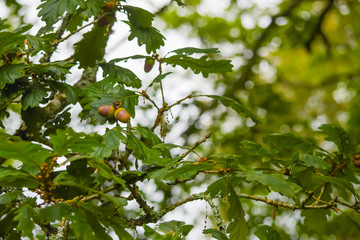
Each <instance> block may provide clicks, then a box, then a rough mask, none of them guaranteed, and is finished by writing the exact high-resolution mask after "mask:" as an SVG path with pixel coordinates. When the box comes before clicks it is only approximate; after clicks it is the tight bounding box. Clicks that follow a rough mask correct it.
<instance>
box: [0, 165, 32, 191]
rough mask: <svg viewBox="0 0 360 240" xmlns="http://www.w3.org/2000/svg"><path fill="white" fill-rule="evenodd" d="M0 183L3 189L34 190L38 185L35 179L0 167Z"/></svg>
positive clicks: (14, 170)
mask: <svg viewBox="0 0 360 240" xmlns="http://www.w3.org/2000/svg"><path fill="white" fill-rule="evenodd" d="M0 182H1V186H3V187H28V188H36V187H38V185H39V182H38V180H37V178H36V177H35V176H33V175H30V174H28V173H26V172H23V171H21V170H18V169H15V168H5V167H0Z"/></svg>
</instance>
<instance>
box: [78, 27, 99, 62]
mask: <svg viewBox="0 0 360 240" xmlns="http://www.w3.org/2000/svg"><path fill="white" fill-rule="evenodd" d="M105 32H106V28H104V27H94V28H93V29H92V30H91V31H89V32H87V33H85V34H84V35H83V38H82V39H81V40H80V41H79V42H77V43H76V45H75V53H74V59H75V60H76V61H78V62H79V63H80V66H79V67H80V68H88V67H94V66H95V64H96V61H100V60H102V59H103V56H104V49H105V45H106V40H105Z"/></svg>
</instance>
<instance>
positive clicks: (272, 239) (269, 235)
mask: <svg viewBox="0 0 360 240" xmlns="http://www.w3.org/2000/svg"><path fill="white" fill-rule="evenodd" d="M254 234H255V235H256V236H257V237H258V238H259V240H282V237H281V236H280V233H279V232H278V231H276V230H275V229H274V228H272V227H270V226H267V225H261V226H257V227H256V231H255V233H254Z"/></svg>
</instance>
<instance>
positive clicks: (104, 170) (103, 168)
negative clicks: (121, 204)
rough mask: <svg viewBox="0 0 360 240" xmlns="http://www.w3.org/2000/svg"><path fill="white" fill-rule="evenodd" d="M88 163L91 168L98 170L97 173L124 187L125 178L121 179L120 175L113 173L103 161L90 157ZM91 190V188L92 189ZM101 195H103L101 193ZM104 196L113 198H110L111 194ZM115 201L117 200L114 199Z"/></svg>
mask: <svg viewBox="0 0 360 240" xmlns="http://www.w3.org/2000/svg"><path fill="white" fill-rule="evenodd" d="M88 163H89V165H90V166H92V167H93V168H96V169H98V170H99V174H100V175H101V176H102V177H104V178H106V179H108V180H113V181H114V182H115V183H117V184H121V185H122V186H123V187H125V180H123V179H121V178H120V177H118V176H116V175H114V174H113V173H112V171H111V168H110V167H109V166H108V165H106V164H105V163H104V162H103V161H101V160H99V159H91V160H90V161H89V162H88ZM92 191H93V190H92ZM102 196H104V195H103V194H102ZM105 197H107V198H109V199H111V200H114V199H112V198H111V196H108V195H106V196H105ZM116 202H118V201H117V200H116Z"/></svg>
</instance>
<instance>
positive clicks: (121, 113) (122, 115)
mask: <svg viewBox="0 0 360 240" xmlns="http://www.w3.org/2000/svg"><path fill="white" fill-rule="evenodd" d="M114 116H115V118H116V119H117V120H119V121H120V122H122V123H127V122H129V121H130V114H129V113H128V111H126V110H125V109H124V108H118V109H116V111H115V114H114Z"/></svg>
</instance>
